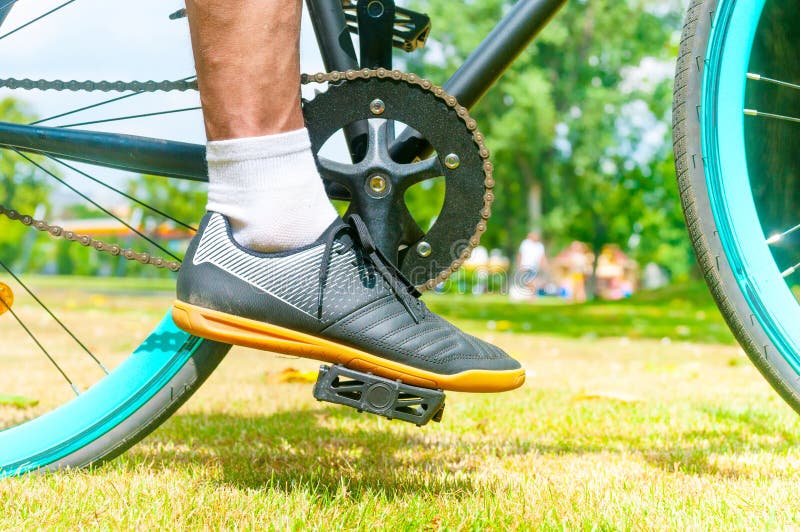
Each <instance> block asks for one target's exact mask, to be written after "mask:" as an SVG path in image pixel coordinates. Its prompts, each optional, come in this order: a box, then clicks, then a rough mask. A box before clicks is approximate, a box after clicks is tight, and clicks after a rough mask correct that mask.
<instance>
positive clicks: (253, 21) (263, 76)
mask: <svg viewBox="0 0 800 532" xmlns="http://www.w3.org/2000/svg"><path fill="white" fill-rule="evenodd" d="M186 10H187V13H188V16H189V28H190V30H191V34H192V48H193V50H194V60H195V65H196V68H197V78H198V83H199V85H200V98H201V101H202V104H203V117H204V119H205V126H206V135H207V136H208V140H210V141H214V140H223V139H234V138H242V137H258V136H263V135H271V134H275V133H281V132H285V131H293V130H297V129H300V128H302V127H303V115H302V113H301V111H300V50H299V40H300V15H301V10H302V1H301V0H288V1H285V0H280V1H279V0H235V1H227V2H226V1H224V0H187V2H186Z"/></svg>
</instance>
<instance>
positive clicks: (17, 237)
mask: <svg viewBox="0 0 800 532" xmlns="http://www.w3.org/2000/svg"><path fill="white" fill-rule="evenodd" d="M0 120H3V121H7V122H16V123H28V122H32V121H33V120H36V117H35V116H34V115H33V113H31V111H30V110H29V109H27V108H26V107H25V105H24V104H23V103H22V102H20V101H19V100H16V99H14V98H5V99H3V100H0ZM30 157H31V158H34V159H35V160H36V162H37V163H40V164H43V161H42V158H41V157H36V156H30ZM50 185H51V183H50V181H49V180H48V179H47V176H46V174H44V172H42V171H41V170H39V169H37V168H36V167H35V166H34V165H32V164H30V163H29V162H28V161H26V160H25V159H23V158H22V157H20V156H19V155H17V154H16V153H15V152H13V151H11V150H0V204H2V205H5V206H6V207H8V208H11V209H15V210H17V211H18V212H20V213H23V214H29V215H31V216H32V215H33V214H34V212H35V211H36V208H37V206H39V205H45V206H48V205H49V203H48V197H49V193H50V190H51V186H50ZM37 238H38V235H36V234H35V230H34V229H31V228H28V227H25V226H24V225H22V224H20V223H17V222H11V221H10V220H8V219H6V218H0V257H2V259H3V261H4V262H5V263H6V264H19V263H22V262H24V263H25V266H26V267H38V266H42V264H38V263H37V264H32V263H31V261H29V259H31V258H34V257H35V255H36V254H34V253H33V242H34V240H36V239H37ZM31 239H32V240H31ZM23 250H25V251H23ZM22 252H24V253H26V255H29V256H27V257H20V256H19V254H20V253H22ZM33 262H36V261H33Z"/></svg>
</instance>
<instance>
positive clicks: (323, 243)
mask: <svg viewBox="0 0 800 532" xmlns="http://www.w3.org/2000/svg"><path fill="white" fill-rule="evenodd" d="M348 222H349V223H345V222H343V221H342V220H339V219H337V220H336V221H335V222H334V223H333V224H332V225H331V226H330V227H329V228H328V229H327V230H326V231H325V233H324V234H323V235H322V236H321V237H320V239H319V240H318V241H317V242H315V243H313V244H310V245H308V246H305V247H302V248H299V249H293V250H291V251H284V252H277V253H258V252H255V251H251V250H249V249H246V248H243V247H242V246H240V245H239V244H238V243H237V242H236V241H235V240H234V238H233V235H232V232H231V228H230V224H229V223H228V220H227V219H226V218H225V217H224V216H223V215H221V214H219V213H214V212H209V213H207V214H206V215H205V216H204V217H203V220H202V222H201V224H200V228H199V230H198V233H197V235H196V236H195V238H194V240H192V242H191V244H190V245H189V249H188V251H187V253H186V257H185V258H184V261H183V265H182V266H181V270H180V274H179V275H178V293H177V295H178V297H177V300H176V301H175V304H174V308H173V311H172V317H173V319H174V320H175V323H176V324H177V325H178V326H179V327H180V328H181V329H183V330H185V331H187V332H189V333H191V334H193V335H196V336H201V337H203V338H208V339H211V340H216V341H220V342H225V343H230V344H236V345H243V346H247V347H253V348H256V349H264V350H269V351H276V352H280V353H287V354H291V355H296V356H301V357H306V358H313V359H317V360H321V361H324V362H329V363H332V364H343V365H345V366H347V367H349V368H351V369H355V370H357V371H362V372H369V373H373V374H375V375H380V376H382V377H386V378H390V379H399V380H401V381H403V382H405V383H408V384H411V385H415V386H422V387H425V388H439V389H443V390H456V391H465V392H500V391H504V390H511V389H513V388H517V387H519V386H521V385H522V383H523V382H524V381H525V372H524V370H523V369H522V368H521V366H520V365H519V363H518V362H517V361H516V360H514V359H512V358H511V357H509V356H508V355H507V354H506V353H505V352H504V351H502V350H501V349H499V348H497V347H495V346H493V345H490V344H488V343H486V342H483V341H481V340H479V339H477V338H475V337H474V336H470V335H468V334H466V333H464V332H462V331H460V330H459V329H458V328H456V327H455V326H453V325H452V324H450V323H448V322H447V321H445V320H443V319H442V318H440V317H439V316H437V315H435V314H433V313H432V312H431V311H430V310H428V308H427V307H426V306H425V304H424V303H423V302H422V301H421V300H420V299H419V295H420V294H419V292H417V290H416V289H415V288H414V287H413V286H412V285H411V283H410V282H409V281H408V280H407V279H405V278H404V277H403V275H402V274H401V273H400V272H399V271H398V270H397V269H396V268H394V266H392V264H391V263H390V262H389V261H387V260H386V259H385V258H384V257H383V256H382V255H381V254H380V252H379V251H377V250H376V248H375V246H374V244H373V242H372V239H371V238H370V236H369V232H368V231H367V227H366V225H365V224H364V222H363V221H362V220H361V219H360V218H359V217H357V216H351V217H350V218H348Z"/></svg>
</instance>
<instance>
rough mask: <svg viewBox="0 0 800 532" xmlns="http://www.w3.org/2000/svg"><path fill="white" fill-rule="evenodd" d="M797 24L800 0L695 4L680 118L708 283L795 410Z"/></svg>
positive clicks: (683, 181)
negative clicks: (794, 49) (799, 1)
mask: <svg viewBox="0 0 800 532" xmlns="http://www.w3.org/2000/svg"><path fill="white" fill-rule="evenodd" d="M798 22H800V13H798V10H797V4H796V3H795V2H790V1H783V0H770V1H769V2H766V1H765V0H694V1H693V2H692V3H691V5H690V7H689V11H688V15H687V18H686V23H685V26H684V30H683V37H682V41H681V47H680V56H679V60H678V67H677V74H676V78H675V95H674V96H675V100H674V106H673V126H674V146H675V163H676V168H677V173H678V182H679V190H680V194H681V201H682V203H683V209H684V213H685V216H686V222H687V225H688V229H689V233H690V235H691V239H692V243H693V245H694V248H695V251H696V254H697V259H698V261H699V264H700V266H701V268H702V271H703V274H704V275H705V278H706V281H707V283H708V285H709V287H710V288H711V292H712V293H713V295H714V298H715V299H716V302H717V305H718V306H719V308H720V310H721V311H722V314H723V315H724V317H725V319H726V320H727V322H728V325H729V326H730V328H731V330H732V331H733V333H734V335H735V336H736V338H737V339H738V340H739V342H740V343H741V345H742V346H743V348H744V349H745V351H746V352H747V354H748V355H749V357H750V359H751V360H752V361H753V362H754V363H755V365H756V366H757V367H758V369H759V370H760V371H761V373H762V374H763V375H764V376H765V377H766V379H767V380H768V381H769V382H770V384H771V385H772V386H773V387H774V388H775V390H777V391H778V392H779V393H780V395H781V396H782V397H783V398H784V399H785V400H786V401H787V402H788V403H789V404H790V405H791V406H792V407H793V408H794V409H795V410H797V411H798V412H800V327H798V325H799V324H800V305H798V300H797V282H798V278H797V274H796V273H795V271H796V269H797V267H796V264H797V263H798V259H800V255H798V253H797V250H798V243H800V241H798V237H800V234H798V233H797V230H798V228H800V226H798V225H797V223H798V221H800V220H797V219H796V218H797V211H796V205H797V201H798V199H800V198H798V197H797V196H798V192H799V190H800V187H798V182H797V181H795V176H797V175H800V174H799V173H798V171H800V158H798V157H797V146H798V144H800V124H798V123H797V122H798V121H800V120H798V118H797V117H800V109H798V102H800V92H798V89H800V87H798V86H797V85H795V84H794V83H797V82H800V67H799V66H798V63H797V61H796V60H795V58H794V54H793V53H791V52H792V50H791V48H792V47H793V46H794V45H796V44H797V43H798V38H799V37H800V36H798V34H797V30H796V28H797V27H798ZM792 211H794V212H792Z"/></svg>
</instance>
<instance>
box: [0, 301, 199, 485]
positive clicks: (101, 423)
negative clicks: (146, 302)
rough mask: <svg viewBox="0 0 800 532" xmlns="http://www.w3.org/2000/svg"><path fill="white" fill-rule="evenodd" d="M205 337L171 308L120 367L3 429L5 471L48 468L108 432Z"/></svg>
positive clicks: (0, 454) (1, 467) (0, 449)
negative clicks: (179, 322)
mask: <svg viewBox="0 0 800 532" xmlns="http://www.w3.org/2000/svg"><path fill="white" fill-rule="evenodd" d="M202 343H203V340H200V339H199V338H196V337H193V336H190V335H188V334H187V333H185V332H183V331H181V330H180V329H178V328H177V327H176V326H175V324H174V323H173V322H172V318H171V317H170V314H169V313H168V314H167V316H165V317H164V319H163V320H162V321H161V323H160V324H159V326H158V327H157V328H156V329H155V330H154V331H153V332H152V333H151V334H150V335H149V336H148V337H147V339H146V340H145V341H144V342H143V343H142V344H141V346H139V348H138V349H136V350H135V351H134V352H133V353H132V354H131V355H130V356H129V357H128V358H127V359H126V360H125V362H123V363H122V364H121V365H120V366H119V367H118V368H117V369H115V370H114V371H113V372H111V373H110V374H109V375H108V376H106V377H105V378H104V379H102V380H101V381H99V382H98V383H97V384H95V385H94V386H92V388H90V389H89V390H87V391H86V392H84V393H82V394H81V395H79V396H77V397H75V398H74V399H73V400H71V401H70V402H68V403H66V404H64V405H62V406H60V407H59V408H56V409H55V410H52V411H50V412H48V413H47V414H44V415H42V416H40V417H38V418H36V419H33V420H31V421H28V422H26V423H23V424H21V425H16V426H14V427H11V428H8V429H6V430H4V431H2V432H0V476H9V475H16V474H21V473H25V472H28V471H33V470H38V469H41V468H45V467H47V466H49V465H51V464H53V463H54V462H58V460H60V459H62V458H64V457H66V456H68V455H70V454H71V453H73V452H75V451H77V450H79V449H81V448H83V447H84V446H86V445H87V444H89V443H91V442H93V441H95V440H97V439H98V438H100V437H102V436H104V435H105V434H107V433H108V432H109V431H111V430H113V429H114V428H115V427H116V426H118V425H119V424H120V423H121V422H123V421H124V420H125V419H127V418H128V417H130V416H131V415H132V414H133V413H134V412H136V411H137V410H138V409H139V408H141V407H142V405H144V404H145V403H146V402H147V401H148V400H150V399H151V398H152V397H153V396H154V395H155V394H156V393H158V392H159V391H160V390H162V389H164V388H165V387H166V386H167V384H168V382H169V381H170V379H172V378H173V377H174V376H175V374H176V373H177V372H178V371H179V370H180V369H181V368H182V367H183V366H184V365H185V364H186V363H187V361H188V359H189V358H190V357H191V356H192V355H193V354H194V353H195V352H196V351H197V349H198V348H199V347H200V346H201V345H202Z"/></svg>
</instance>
